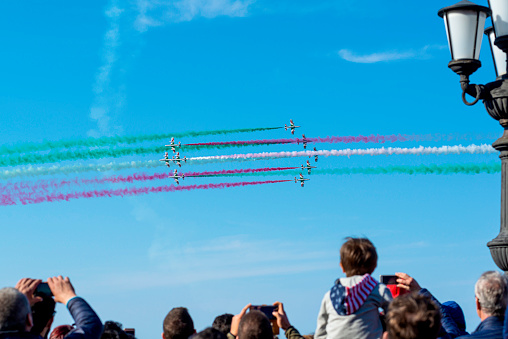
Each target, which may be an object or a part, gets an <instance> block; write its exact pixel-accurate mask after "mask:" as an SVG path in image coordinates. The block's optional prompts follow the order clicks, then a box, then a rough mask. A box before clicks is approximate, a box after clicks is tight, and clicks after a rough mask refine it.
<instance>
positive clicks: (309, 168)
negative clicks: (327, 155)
mask: <svg viewBox="0 0 508 339" xmlns="http://www.w3.org/2000/svg"><path fill="white" fill-rule="evenodd" d="M311 168H317V167H316V166H311V165H310V162H309V160H307V166H303V165H302V169H307V173H308V174H310V170H311Z"/></svg>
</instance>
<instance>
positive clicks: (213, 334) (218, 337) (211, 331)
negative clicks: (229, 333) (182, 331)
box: [191, 327, 227, 339]
mask: <svg viewBox="0 0 508 339" xmlns="http://www.w3.org/2000/svg"><path fill="white" fill-rule="evenodd" d="M191 338H192V339H227V337H226V335H225V334H223V333H222V332H221V331H219V330H217V329H215V328H212V327H207V328H205V329H204V330H203V331H201V332H199V333H196V334H194V335H193V336H192V337H191Z"/></svg>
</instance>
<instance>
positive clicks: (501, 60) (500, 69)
mask: <svg viewBox="0 0 508 339" xmlns="http://www.w3.org/2000/svg"><path fill="white" fill-rule="evenodd" d="M495 40H496V35H495V33H494V30H492V31H490V34H489V44H490V48H491V50H492V55H493V57H494V65H495V66H496V75H497V76H501V75H504V74H506V54H505V53H504V52H503V51H502V50H500V49H499V47H497V46H496V45H494V41H495Z"/></svg>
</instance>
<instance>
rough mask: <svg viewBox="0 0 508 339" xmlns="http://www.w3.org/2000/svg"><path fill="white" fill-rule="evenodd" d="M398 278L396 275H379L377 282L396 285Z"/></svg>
mask: <svg viewBox="0 0 508 339" xmlns="http://www.w3.org/2000/svg"><path fill="white" fill-rule="evenodd" d="M398 278H399V277H397V276H396V275H380V276H379V282H380V283H382V284H385V285H397V279H398Z"/></svg>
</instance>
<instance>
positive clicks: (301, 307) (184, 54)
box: [0, 0, 501, 338]
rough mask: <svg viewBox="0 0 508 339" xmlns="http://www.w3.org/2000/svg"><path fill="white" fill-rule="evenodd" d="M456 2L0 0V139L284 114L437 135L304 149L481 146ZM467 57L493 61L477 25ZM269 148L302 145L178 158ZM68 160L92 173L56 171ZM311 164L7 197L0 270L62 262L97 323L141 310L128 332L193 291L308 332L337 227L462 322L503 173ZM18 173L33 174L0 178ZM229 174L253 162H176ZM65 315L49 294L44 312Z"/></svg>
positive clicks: (314, 131)
mask: <svg viewBox="0 0 508 339" xmlns="http://www.w3.org/2000/svg"><path fill="white" fill-rule="evenodd" d="M451 4H453V3H448V2H441V1H428V2H425V3H418V4H416V3H415V4H413V3H408V2H402V1H396V0H394V1H390V2H389V3H386V2H384V3H380V2H378V1H370V0H368V1H366V2H363V5H362V6H359V5H358V4H356V3H354V2H350V1H313V2H309V1H263V0H243V1H242V0H236V1H233V0H179V1H155V0H137V1H134V0H132V1H125V0H117V1H90V2H87V4H86V7H85V6H84V5H83V4H76V3H73V2H68V1H51V2H38V1H32V2H29V3H26V2H24V3H20V2H18V1H4V2H2V3H1V4H0V11H1V13H4V15H3V17H2V20H0V38H1V40H2V43H3V48H2V51H1V52H0V61H1V62H2V65H3V66H4V67H3V71H2V80H3V81H1V82H0V89H1V90H0V112H1V114H0V132H1V133H0V143H1V144H2V145H13V144H20V143H25V142H35V143H37V142H42V141H44V140H53V141H58V140H64V139H72V138H87V137H103V136H112V135H139V134H152V133H168V132H175V133H177V132H184V131H201V130H210V129H233V128H249V127H272V126H282V125H283V124H284V123H287V122H288V120H289V119H290V118H292V119H294V120H295V122H296V123H297V124H298V125H301V126H303V127H302V128H301V129H299V130H297V132H299V133H300V131H301V132H302V133H305V134H306V136H307V137H318V136H320V137H325V136H345V135H353V136H354V135H360V134H362V135H370V134H381V135H384V134H399V133H400V134H415V135H421V134H441V135H444V136H445V138H444V139H441V140H438V141H423V142H397V143H386V144H384V145H382V144H360V143H359V144H347V145H342V144H330V145H327V144H318V145H317V146H318V149H341V148H348V147H349V148H369V147H382V146H386V147H388V146H397V147H415V146H420V145H423V146H443V145H459V144H463V145H469V144H472V143H474V144H481V143H492V142H493V141H494V140H495V138H496V137H497V136H500V135H501V127H500V126H499V125H498V124H497V122H496V121H494V120H493V119H491V118H490V117H489V116H488V114H487V113H486V111H485V109H484V107H483V106H482V105H481V104H477V105H476V106H474V107H466V106H465V105H463V104H462V102H461V99H460V94H461V93H460V85H459V78H458V76H457V75H455V74H454V73H453V72H452V71H450V70H449V69H448V68H447V64H448V62H449V61H450V54H449V52H448V47H447V42H446V34H445V30H444V25H443V22H442V20H441V19H440V18H439V17H438V16H437V11H438V10H439V9H440V8H442V7H445V6H448V5H451ZM478 4H481V5H487V2H486V1H482V2H478ZM417 6H418V7H417ZM488 22H489V23H488V24H487V25H490V20H488ZM481 54H482V56H481V61H482V64H483V67H482V68H480V69H479V70H478V71H477V72H476V73H475V74H474V75H473V76H472V82H476V83H486V82H489V81H492V80H494V78H495V71H494V68H493V65H492V60H491V58H490V51H489V47H488V44H487V40H486V39H484V42H483V51H482V53H481ZM299 133H297V134H298V136H300V134H299ZM458 135H460V136H464V137H460V138H459V137H457V136H458ZM286 137H290V134H289V132H285V131H283V130H272V131H264V132H255V133H245V134H231V135H227V136H204V137H199V138H187V139H184V140H182V142H183V143H185V142H207V141H226V140H251V139H271V138H274V139H275V138H286ZM153 145H155V146H160V145H159V144H153ZM283 150H301V146H298V145H282V146H264V147H260V146H258V147H249V148H245V149H226V150H217V151H214V150H209V151H201V152H192V153H188V154H185V155H187V156H203V155H215V154H231V153H234V152H263V151H283ZM161 155H162V154H154V155H148V156H137V157H128V158H126V159H127V160H139V161H144V160H153V159H158V158H160V156H161ZM126 159H123V158H122V159H113V160H112V159H101V160H97V161H91V162H82V163H87V164H88V163H97V164H103V163H107V162H110V161H125V160H126ZM305 160H306V158H290V159H277V160H263V161H255V162H242V163H240V162H236V163H235V162H227V163H215V164H206V165H191V164H187V165H184V167H182V170H183V171H187V170H190V171H208V170H222V169H236V168H251V167H252V168H257V167H268V166H299V165H300V164H301V163H303V162H304V161H305ZM496 161H498V158H497V154H495V153H494V154H473V155H466V154H461V155H419V156H415V155H411V156H410V155H400V156H397V155H392V156H352V157H350V158H347V157H329V158H325V157H321V158H320V160H319V162H318V163H317V166H319V167H320V168H324V169H330V168H340V167H377V166H381V167H384V166H390V165H407V166H416V165H421V164H423V165H430V164H439V165H444V164H464V163H474V164H484V163H492V162H496ZM172 168H173V167H172ZM10 169H14V168H1V169H0V170H2V171H3V170H10ZM165 170H166V168H165V167H164V166H161V167H160V168H156V169H153V168H151V169H146V170H142V172H146V173H155V172H157V173H159V172H164V171H165ZM134 172H136V171H134V170H124V171H121V172H112V173H105V174H103V175H105V176H109V175H118V174H122V175H127V174H132V173H134ZM137 172H140V170H138V171H137ZM77 176H80V177H87V178H88V177H97V176H99V177H100V176H101V174H94V173H87V174H83V175H77V174H73V175H68V176H67V177H68V178H75V177H77ZM62 177H63V176H56V177H53V178H55V179H61V178H62ZM268 178H269V180H271V179H292V176H291V175H289V176H288V175H286V176H284V175H280V176H273V177H272V176H270V177H268ZM41 179H47V178H41ZM311 179H312V180H311V181H308V182H306V185H305V188H303V189H301V188H300V187H299V185H296V184H295V183H280V184H273V185H261V186H251V187H243V188H229V189H223V190H217V189H216V190H194V191H189V192H173V193H159V194H150V195H144V196H137V197H125V198H119V197H115V198H101V199H80V200H73V201H69V202H55V203H42V204H33V205H15V206H2V207H1V208H0V220H1V224H2V226H3V227H2V230H3V232H4V233H3V236H2V237H1V239H0V249H1V250H0V251H1V252H0V253H1V254H2V255H1V256H0V257H1V258H3V259H2V261H1V262H2V267H3V268H4V273H3V274H2V277H1V279H0V282H1V284H2V285H3V286H12V285H14V284H15V283H16V281H17V280H18V279H20V278H22V277H25V276H29V277H41V278H46V277H48V276H50V275H56V274H63V275H68V276H70V277H71V280H72V281H73V282H74V284H75V286H76V289H77V292H78V294H80V295H82V296H84V297H85V298H86V299H87V300H89V301H90V303H91V304H92V305H93V307H94V308H95V309H96V310H97V312H98V313H99V315H100V316H101V318H102V319H103V320H116V321H119V322H121V323H123V324H124V325H125V326H126V327H135V328H136V330H137V334H138V337H139V338H148V337H157V336H159V335H160V332H161V330H162V320H163V318H164V316H165V315H166V313H167V312H168V311H169V310H170V309H171V308H172V307H177V306H186V307H188V308H189V310H190V313H191V315H192V316H193V318H194V319H195V323H196V328H197V329H198V330H200V329H203V328H205V327H206V326H209V325H210V324H211V323H212V321H213V319H214V317H215V316H217V315H219V314H222V313H226V312H228V313H236V312H238V311H239V310H240V309H241V308H242V307H243V306H244V305H245V304H247V303H249V302H252V303H255V304H256V303H257V304H261V303H272V302H274V301H276V300H280V301H282V302H284V303H285V305H286V310H287V312H288V315H289V319H290V321H291V322H292V323H293V324H294V325H295V326H296V327H297V328H298V329H300V330H301V332H302V333H311V332H313V331H314V329H315V320H316V317H317V312H318V309H319V306H320V302H321V299H322V296H323V294H324V293H325V292H326V291H327V290H328V289H329V288H330V287H331V286H332V284H333V282H334V280H335V279H336V278H337V277H339V276H341V273H340V271H339V267H338V252H339V248H340V245H341V243H342V242H343V239H344V237H346V236H367V237H369V238H370V239H371V240H372V241H373V242H374V243H375V244H376V246H377V249H378V253H379V263H378V268H377V269H376V271H375V272H374V275H375V276H376V277H377V276H378V275H379V274H392V273H393V272H398V271H402V272H407V273H408V274H410V275H414V276H415V277H416V278H417V279H418V281H420V283H421V285H422V286H425V287H428V288H429V289H430V290H431V291H432V292H433V293H434V294H435V296H436V297H437V298H438V299H439V300H441V301H446V300H456V301H457V302H459V303H460V304H461V305H462V306H463V308H464V311H465V313H466V320H467V324H468V329H469V330H470V331H472V330H474V328H475V326H476V325H477V324H478V323H479V319H478V317H477V316H476V312H475V310H474V290H473V286H474V282H475V281H476V279H477V278H478V277H479V275H480V274H481V273H482V272H483V271H486V270H490V269H496V266H495V265H494V263H493V261H492V259H491V257H490V254H489V251H488V248H487V247H486V243H487V242H488V241H490V240H491V239H492V238H494V237H495V236H496V235H497V233H498V230H499V203H500V199H499V197H500V174H499V173H497V174H477V175H465V174H456V175H401V174H398V175H397V174H395V175H360V174H357V175H315V176H312V175H311ZM19 180H34V179H30V178H17V179H12V180H11V181H12V182H14V181H19ZM239 180H247V181H249V180H250V181H254V180H265V179H263V178H257V177H246V178H186V179H185V181H184V182H183V184H184V185H188V184H194V183H196V184H207V183H219V182H234V181H239ZM5 183H6V181H2V182H0V184H5ZM148 184H150V183H143V184H139V186H143V185H148ZM153 184H154V185H164V184H170V182H168V181H163V182H161V181H159V182H154V183H153ZM118 187H122V186H121V185H120V186H118V185H117V186H115V184H110V185H107V186H106V188H111V189H113V188H118ZM93 188H94V187H92V188H90V187H86V188H83V189H93ZM102 188H104V187H102ZM70 321H71V320H70V318H69V317H68V315H67V314H66V311H65V310H64V309H63V308H60V309H58V314H57V318H56V323H57V324H61V323H65V322H70Z"/></svg>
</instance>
